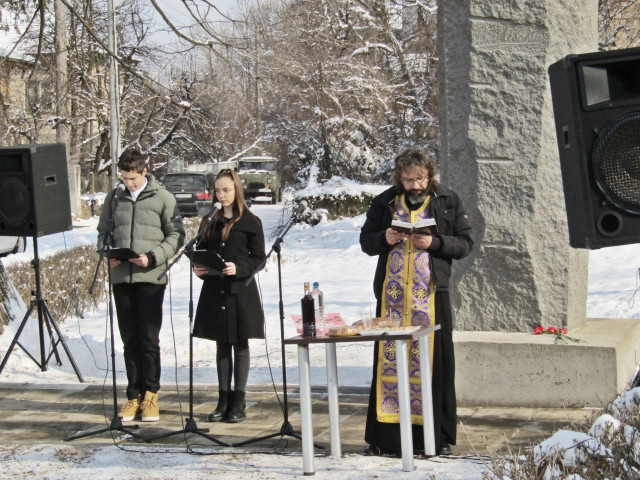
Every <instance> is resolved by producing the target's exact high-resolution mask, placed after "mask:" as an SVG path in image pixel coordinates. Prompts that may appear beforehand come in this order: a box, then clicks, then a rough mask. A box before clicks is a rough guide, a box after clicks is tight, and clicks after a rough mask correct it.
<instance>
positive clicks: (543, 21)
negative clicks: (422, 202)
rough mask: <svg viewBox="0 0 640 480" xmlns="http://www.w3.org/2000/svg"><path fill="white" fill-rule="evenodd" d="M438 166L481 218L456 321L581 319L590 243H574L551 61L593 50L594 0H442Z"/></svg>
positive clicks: (566, 322)
mask: <svg viewBox="0 0 640 480" xmlns="http://www.w3.org/2000/svg"><path fill="white" fill-rule="evenodd" d="M438 9H439V10H438V15H439V18H438V43H439V45H438V49H439V57H440V100H439V102H440V130H441V156H440V166H441V177H442V181H443V183H444V184H445V185H448V186H450V187H451V188H452V189H453V190H455V191H456V192H457V193H458V194H459V195H460V197H461V198H462V200H463V202H464V204H465V207H466V209H467V211H468V213H469V216H470V219H471V223H472V225H473V227H474V229H475V231H474V240H475V249H474V252H473V254H472V255H471V256H470V257H469V258H467V259H465V260H463V261H459V262H457V264H456V267H455V270H454V280H456V281H458V282H459V283H458V287H457V289H456V290H455V291H454V292H453V299H454V308H455V311H456V325H455V329H456V330H465V331H493V332H531V331H532V330H533V328H534V327H535V326H537V325H543V326H549V325H554V326H564V327H566V328H567V329H569V330H574V329H576V328H579V327H581V326H583V325H584V323H585V317H586V297H587V274H588V259H589V257H588V251H586V250H576V249H573V248H571V247H570V246H569V237H568V230H567V218H566V212H565V205H564V194H563V189H562V178H561V174H560V162H559V156H558V148H557V142H556V135H555V123H554V118H553V110H552V104H551V94H550V88H549V78H548V75H547V68H548V66H549V65H550V64H551V63H553V62H555V61H557V60H559V59H561V58H562V57H564V56H566V55H568V54H570V53H584V52H590V51H596V50H597V46H598V45H597V14H598V2H597V1H596V0H584V1H579V2H575V1H570V2H563V1H557V0H509V1H508V2H503V1H486V0H459V1H458V0H457V1H443V2H439V4H438Z"/></svg>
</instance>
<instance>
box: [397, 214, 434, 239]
mask: <svg viewBox="0 0 640 480" xmlns="http://www.w3.org/2000/svg"><path fill="white" fill-rule="evenodd" d="M391 228H393V229H394V230H395V231H397V232H402V233H406V234H407V235H411V234H413V233H418V234H421V235H432V234H434V233H437V232H438V227H437V226H436V220H435V218H423V219H421V220H418V221H417V222H416V223H410V222H403V221H401V220H393V221H392V222H391Z"/></svg>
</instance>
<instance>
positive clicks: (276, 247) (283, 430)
mask: <svg viewBox="0 0 640 480" xmlns="http://www.w3.org/2000/svg"><path fill="white" fill-rule="evenodd" d="M301 210H302V208H298V209H296V210H294V212H293V214H292V215H291V218H289V221H288V223H287V225H286V226H285V228H284V229H283V231H282V233H281V234H280V235H279V236H278V238H277V239H276V240H275V242H273V246H272V247H271V250H269V253H267V256H266V257H265V259H264V261H263V262H262V263H260V265H258V267H257V268H256V269H255V270H254V272H253V273H252V274H251V275H250V276H249V278H248V279H247V280H246V281H245V282H244V285H245V286H247V285H249V283H251V281H252V280H253V277H255V276H256V275H257V273H258V272H259V271H260V270H262V268H264V266H265V265H266V263H267V260H268V259H269V257H270V256H271V254H272V253H273V252H274V251H275V252H276V258H277V259H278V292H279V302H278V308H279V310H280V347H281V355H282V396H283V399H284V402H283V405H282V413H283V416H284V421H283V422H282V425H281V427H280V431H279V432H278V433H271V434H268V435H264V436H262V437H257V438H252V439H249V440H245V441H242V442H238V443H234V444H233V445H232V446H233V447H241V446H243V445H247V444H249V443H255V442H260V441H262V440H268V439H270V438H274V437H284V436H289V437H294V438H297V439H298V440H302V436H301V435H300V434H298V433H295V432H294V430H293V427H292V426H291V423H290V422H289V404H288V397H287V367H286V360H285V349H284V303H283V301H282V268H281V265H282V258H281V255H280V250H281V249H280V245H281V244H282V241H283V240H284V236H285V235H286V234H287V232H288V231H289V229H290V228H291V227H292V226H293V220H294V218H296V216H297V214H298V213H299V212H300V211H301ZM314 446H315V447H316V448H324V447H322V446H319V445H315V444H314Z"/></svg>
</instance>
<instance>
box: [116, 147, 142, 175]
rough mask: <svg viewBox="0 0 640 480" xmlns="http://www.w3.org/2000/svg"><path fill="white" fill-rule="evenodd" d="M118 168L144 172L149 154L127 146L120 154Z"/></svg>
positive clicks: (126, 170)
mask: <svg viewBox="0 0 640 480" xmlns="http://www.w3.org/2000/svg"><path fill="white" fill-rule="evenodd" d="M118 168H119V169H120V170H124V171H125V172H137V173H142V172H143V171H144V169H145V168H147V156H146V155H144V154H143V153H141V152H140V150H138V149H135V148H127V149H126V150H125V151H124V152H122V154H121V155H120V159H119V160H118Z"/></svg>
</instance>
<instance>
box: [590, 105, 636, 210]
mask: <svg viewBox="0 0 640 480" xmlns="http://www.w3.org/2000/svg"><path fill="white" fill-rule="evenodd" d="M592 169H593V175H594V179H595V181H596V184H597V185H598V188H599V189H600V191H601V192H602V194H603V195H604V196H605V198H606V199H607V200H608V201H609V202H611V203H612V204H613V205H615V206H616V207H618V208H620V209H621V210H624V211H625V212H629V213H633V214H638V215H640V112H632V113H627V114H625V115H622V116H621V117H619V118H617V119H615V120H614V121H612V122H611V123H609V124H607V125H606V126H605V127H604V128H603V129H602V132H601V133H600V135H599V136H598V138H597V139H596V141H595V143H594V146H593V156H592Z"/></svg>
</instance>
